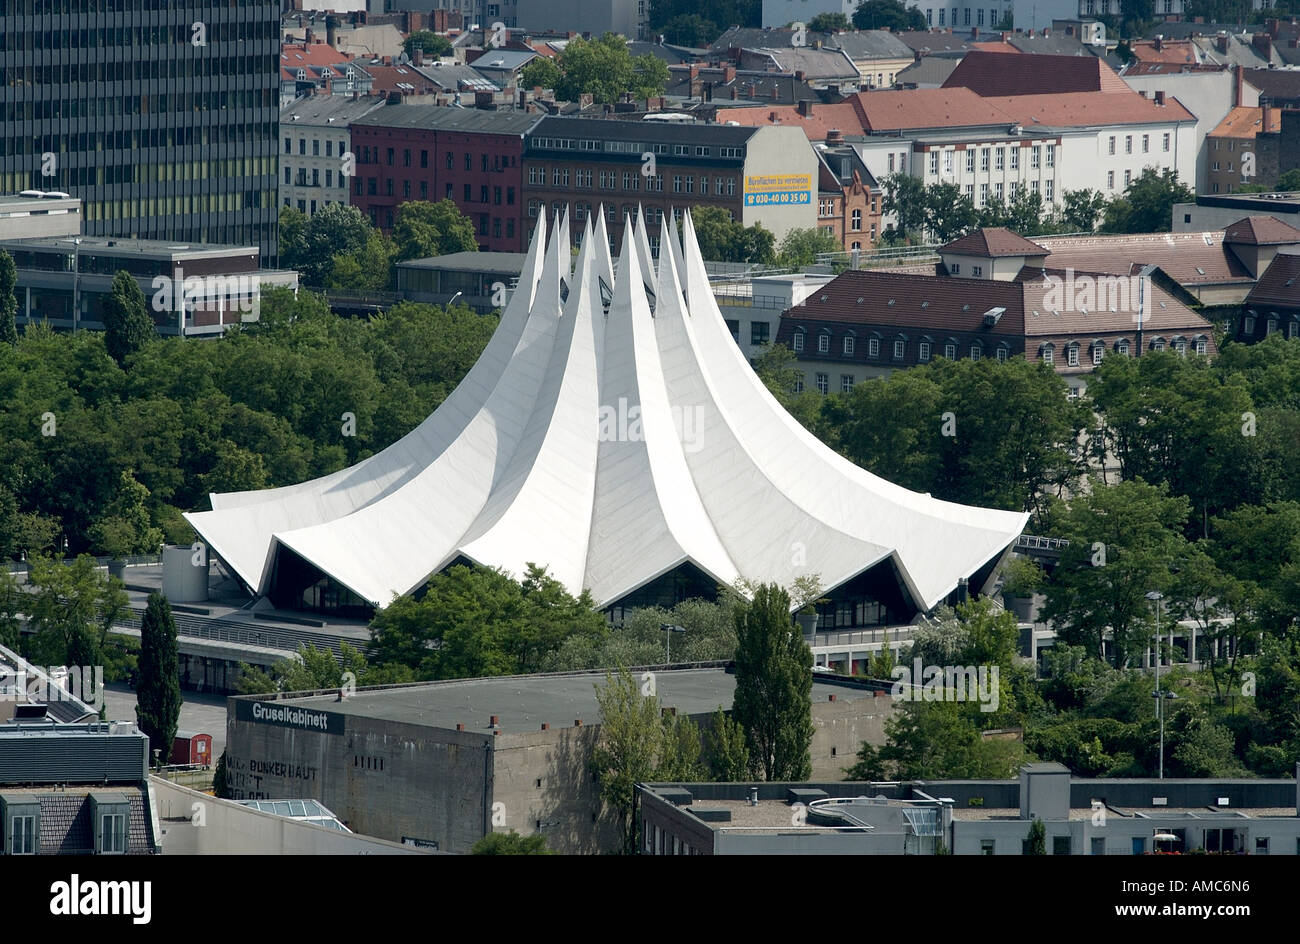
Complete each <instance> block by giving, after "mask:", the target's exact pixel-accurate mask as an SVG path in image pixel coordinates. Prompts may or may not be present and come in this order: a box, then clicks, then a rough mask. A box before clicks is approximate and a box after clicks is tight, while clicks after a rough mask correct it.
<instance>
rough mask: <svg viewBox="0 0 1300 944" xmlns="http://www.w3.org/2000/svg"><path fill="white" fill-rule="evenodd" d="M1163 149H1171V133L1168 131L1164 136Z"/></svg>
mask: <svg viewBox="0 0 1300 944" xmlns="http://www.w3.org/2000/svg"><path fill="white" fill-rule="evenodd" d="M1161 150H1164V151H1168V150H1169V134H1168V133H1167V132H1166V134H1165V136H1164V145H1163V146H1162V148H1161Z"/></svg>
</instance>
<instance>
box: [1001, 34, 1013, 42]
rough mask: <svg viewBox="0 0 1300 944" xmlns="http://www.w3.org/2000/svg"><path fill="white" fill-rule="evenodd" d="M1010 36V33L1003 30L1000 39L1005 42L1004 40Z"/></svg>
mask: <svg viewBox="0 0 1300 944" xmlns="http://www.w3.org/2000/svg"><path fill="white" fill-rule="evenodd" d="M1010 37H1011V34H1010V33H1005V32H1004V33H1003V34H1002V41H1003V42H1004V43H1005V42H1006V41H1007V40H1008V39H1009V38H1010Z"/></svg>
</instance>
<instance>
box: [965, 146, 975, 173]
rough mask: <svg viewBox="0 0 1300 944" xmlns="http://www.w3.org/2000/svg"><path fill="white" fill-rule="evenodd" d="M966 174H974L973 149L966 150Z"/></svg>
mask: <svg viewBox="0 0 1300 944" xmlns="http://www.w3.org/2000/svg"><path fill="white" fill-rule="evenodd" d="M966 173H968V174H973V173H975V149H974V148H967V149H966Z"/></svg>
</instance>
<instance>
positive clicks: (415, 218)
mask: <svg viewBox="0 0 1300 944" xmlns="http://www.w3.org/2000/svg"><path fill="white" fill-rule="evenodd" d="M393 240H394V242H396V243H397V260H398V261H399V262H405V261H406V260H408V259H423V258H427V257H429V256H444V255H447V254H449V253H453V252H477V251H478V240H477V239H476V238H475V236H474V224H473V223H472V222H471V221H470V219H469V217H467V216H465V215H464V214H463V213H461V212H460V208H459V207H457V206H456V204H455V202H454V201H452V200H439V201H438V202H437V203H427V202H425V201H423V200H412V201H409V202H407V203H403V204H402V205H401V206H400V207H398V208H397V219H396V221H395V223H394V225H393Z"/></svg>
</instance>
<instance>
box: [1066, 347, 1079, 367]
mask: <svg viewBox="0 0 1300 944" xmlns="http://www.w3.org/2000/svg"><path fill="white" fill-rule="evenodd" d="M1065 360H1066V363H1067V364H1069V366H1071V367H1078V366H1079V345H1077V344H1070V345H1068V346H1067V347H1066V349H1065Z"/></svg>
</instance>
